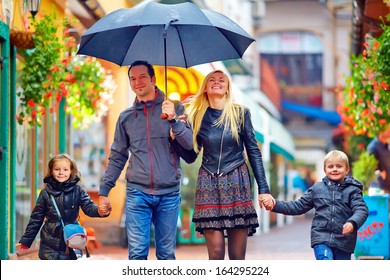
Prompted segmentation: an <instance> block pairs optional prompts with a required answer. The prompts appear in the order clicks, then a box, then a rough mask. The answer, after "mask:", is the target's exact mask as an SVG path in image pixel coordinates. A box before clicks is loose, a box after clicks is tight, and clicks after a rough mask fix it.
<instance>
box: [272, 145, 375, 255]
mask: <svg viewBox="0 0 390 280" xmlns="http://www.w3.org/2000/svg"><path fill="white" fill-rule="evenodd" d="M349 170H350V167H349V161H348V157H347V155H346V154H345V153H344V152H341V151H338V150H333V151H330V152H329V153H328V154H327V155H326V156H325V158H324V172H325V175H326V176H325V177H324V178H323V179H322V181H321V182H317V183H315V184H314V185H313V186H312V187H311V188H309V189H308V190H307V191H306V192H305V193H304V194H303V196H302V197H301V198H300V199H298V200H295V201H288V202H285V201H280V200H276V205H275V207H274V208H273V210H272V211H273V212H276V213H282V214H285V215H301V214H304V213H306V212H308V211H309V210H311V209H312V208H314V209H315V212H314V217H313V221H312V226H311V247H312V248H313V249H314V255H315V257H316V259H317V260H350V259H351V254H352V253H353V252H354V250H355V246H356V238H357V231H358V229H359V228H360V227H361V226H362V225H363V224H364V222H365V221H366V219H367V217H368V208H367V205H366V203H365V202H364V200H363V195H362V190H363V185H362V184H361V183H360V182H359V181H357V180H355V179H354V178H353V177H350V176H347V174H348V172H349Z"/></svg>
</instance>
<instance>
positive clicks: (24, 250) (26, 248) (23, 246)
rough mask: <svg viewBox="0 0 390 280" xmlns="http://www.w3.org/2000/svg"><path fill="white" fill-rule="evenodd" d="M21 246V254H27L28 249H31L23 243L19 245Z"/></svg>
mask: <svg viewBox="0 0 390 280" xmlns="http://www.w3.org/2000/svg"><path fill="white" fill-rule="evenodd" d="M19 245H20V247H19V252H21V253H24V252H27V251H28V249H30V247H28V246H27V245H24V244H23V243H19Z"/></svg>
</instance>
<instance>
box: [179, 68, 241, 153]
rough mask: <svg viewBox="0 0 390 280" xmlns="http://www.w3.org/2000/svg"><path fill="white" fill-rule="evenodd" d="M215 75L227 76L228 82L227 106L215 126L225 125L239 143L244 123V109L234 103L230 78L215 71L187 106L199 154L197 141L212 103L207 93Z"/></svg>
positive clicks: (196, 149) (206, 78)
mask: <svg viewBox="0 0 390 280" xmlns="http://www.w3.org/2000/svg"><path fill="white" fill-rule="evenodd" d="M214 73H222V74H223V75H225V77H226V78H227V81H228V88H227V92H226V99H225V106H224V108H223V110H222V115H221V116H220V117H219V118H218V119H217V121H216V122H215V124H214V125H215V126H221V125H224V126H225V128H226V129H230V130H231V131H232V134H233V137H234V138H235V139H236V141H237V142H238V141H239V136H238V127H239V125H242V124H243V122H244V107H243V106H241V105H239V104H235V103H233V97H232V91H231V83H230V79H229V78H228V76H227V75H226V74H225V73H224V72H223V71H221V70H215V71H212V72H210V73H209V74H208V75H207V76H206V77H205V78H204V80H203V82H202V85H201V87H200V89H199V91H198V93H197V94H196V95H195V96H194V97H192V98H190V100H189V101H188V102H187V103H186V104H185V105H186V111H187V114H188V121H189V123H190V125H191V126H192V129H193V132H194V136H193V140H194V150H195V151H196V152H199V146H198V143H197V141H196V137H197V135H198V133H199V130H200V126H201V124H202V119H203V116H204V114H205V113H206V110H207V108H208V107H209V106H210V102H209V99H208V95H207V92H206V86H207V82H208V80H209V79H210V77H211V75H213V74H214Z"/></svg>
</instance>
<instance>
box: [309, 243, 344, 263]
mask: <svg viewBox="0 0 390 280" xmlns="http://www.w3.org/2000/svg"><path fill="white" fill-rule="evenodd" d="M314 255H315V256H316V260H350V259H351V254H350V253H347V252H345V251H342V250H339V249H336V248H331V247H329V246H328V245H325V244H318V245H315V246H314Z"/></svg>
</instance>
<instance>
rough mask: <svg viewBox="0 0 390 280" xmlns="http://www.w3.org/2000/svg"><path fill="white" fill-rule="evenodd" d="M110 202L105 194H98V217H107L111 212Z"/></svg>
mask: <svg viewBox="0 0 390 280" xmlns="http://www.w3.org/2000/svg"><path fill="white" fill-rule="evenodd" d="M111 210H112V208H111V202H110V199H109V198H108V197H107V196H102V195H99V205H98V212H99V215H100V217H108V216H109V215H110V214H111Z"/></svg>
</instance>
